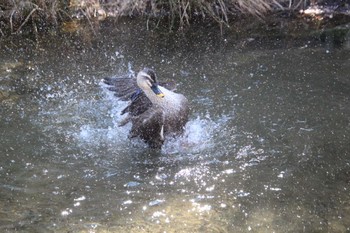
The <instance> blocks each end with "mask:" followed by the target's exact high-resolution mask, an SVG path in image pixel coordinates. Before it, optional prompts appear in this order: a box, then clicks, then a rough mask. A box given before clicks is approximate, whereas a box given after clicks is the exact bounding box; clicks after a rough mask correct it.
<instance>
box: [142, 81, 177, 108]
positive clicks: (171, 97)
mask: <svg viewBox="0 0 350 233" xmlns="http://www.w3.org/2000/svg"><path fill="white" fill-rule="evenodd" d="M158 87H159V89H160V90H161V91H162V92H163V94H164V97H159V96H157V95H156V94H154V92H153V91H152V90H145V91H144V92H145V94H146V96H147V97H148V99H149V100H150V101H151V102H152V104H155V105H158V106H161V107H163V108H165V109H169V108H174V107H175V108H176V107H177V105H178V101H177V100H176V98H175V95H176V93H174V92H172V91H169V90H168V89H166V88H164V87H161V86H158Z"/></svg>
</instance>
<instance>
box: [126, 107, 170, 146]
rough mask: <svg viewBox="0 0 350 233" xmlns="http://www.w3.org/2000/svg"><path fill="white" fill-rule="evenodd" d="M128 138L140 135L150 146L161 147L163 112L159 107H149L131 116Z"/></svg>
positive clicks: (162, 139)
mask: <svg viewBox="0 0 350 233" xmlns="http://www.w3.org/2000/svg"><path fill="white" fill-rule="evenodd" d="M131 122H132V127H131V131H130V135H129V137H130V138H133V137H140V138H141V139H142V140H143V141H144V142H146V143H147V144H148V145H149V146H150V147H151V148H161V146H162V145H163V142H164V112H163V110H162V109H161V108H157V107H156V108H155V107H153V108H149V109H148V110H147V111H145V112H144V113H142V114H140V115H139V116H137V117H133V118H131Z"/></svg>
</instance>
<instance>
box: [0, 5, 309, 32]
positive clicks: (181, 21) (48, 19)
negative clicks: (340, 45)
mask: <svg viewBox="0 0 350 233" xmlns="http://www.w3.org/2000/svg"><path fill="white" fill-rule="evenodd" d="M306 2H307V0H297V1H294V0H1V1H0V34H2V35H5V34H6V32H10V33H18V32H20V31H21V30H22V29H23V27H24V26H25V25H30V24H31V25H32V26H33V29H34V30H37V25H39V24H45V25H46V26H53V25H57V24H59V22H64V21H67V19H69V18H70V17H85V18H87V19H88V20H89V21H90V20H91V19H92V18H95V17H106V16H114V17H122V16H131V15H132V16H135V15H146V16H147V17H157V18H159V19H162V18H166V19H169V22H170V25H171V27H173V26H174V25H178V27H179V28H182V27H184V26H186V25H190V23H191V22H192V19H193V18H195V17H197V18H198V17H201V18H206V19H208V18H209V19H212V20H215V21H216V22H218V23H219V24H220V25H223V24H228V23H229V18H230V17H231V16H233V15H237V14H241V13H243V14H250V15H254V16H257V17H260V18H261V17H263V16H264V15H265V14H266V13H267V12H271V11H272V10H276V9H278V10H286V9H289V10H295V9H299V8H302V7H305V5H306Z"/></svg>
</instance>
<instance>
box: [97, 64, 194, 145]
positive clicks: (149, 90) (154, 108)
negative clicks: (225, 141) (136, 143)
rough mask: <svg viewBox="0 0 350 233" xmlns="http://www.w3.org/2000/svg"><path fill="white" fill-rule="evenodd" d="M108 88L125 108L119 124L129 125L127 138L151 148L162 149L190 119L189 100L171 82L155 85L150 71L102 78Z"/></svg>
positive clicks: (156, 82) (182, 130)
mask: <svg viewBox="0 0 350 233" xmlns="http://www.w3.org/2000/svg"><path fill="white" fill-rule="evenodd" d="M103 81H104V83H105V84H107V85H108V87H107V88H108V89H109V90H110V91H113V92H114V95H115V96H116V97H117V98H118V99H119V100H121V101H128V105H127V106H126V107H125V108H124V109H123V110H122V111H121V115H124V114H126V117H125V118H124V119H123V120H122V121H121V122H120V123H119V126H125V125H126V124H128V123H131V129H130V132H129V138H130V139H132V138H140V139H141V140H142V141H144V142H145V143H146V144H148V146H149V147H150V148H153V149H161V148H162V146H163V144H164V141H165V139H166V138H167V137H176V136H179V135H181V134H182V133H183V132H184V129H185V125H186V123H187V122H188V117H189V112H190V110H189V101H188V99H187V98H186V97H185V96H184V95H182V94H180V93H175V90H176V85H175V83H174V82H168V83H158V77H157V75H156V73H155V71H154V70H153V69H150V68H144V69H142V70H141V71H140V72H138V74H137V76H136V77H135V76H133V77H128V76H120V77H108V78H104V80H103Z"/></svg>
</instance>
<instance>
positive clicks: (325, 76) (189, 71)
mask: <svg viewBox="0 0 350 233" xmlns="http://www.w3.org/2000/svg"><path fill="white" fill-rule="evenodd" d="M146 28H147V27H146V26H145V25H144V23H138V22H136V21H132V20H131V21H125V22H124V21H119V22H118V23H117V24H113V23H104V24H102V25H100V28H99V29H98V30H96V35H91V34H88V33H87V34H84V32H81V33H80V34H79V32H77V35H75V36H70V37H68V35H66V36H64V35H47V36H45V37H42V38H40V39H39V41H38V42H33V40H30V39H21V40H19V39H18V40H17V39H15V40H14V41H12V42H7V43H4V42H2V44H1V53H0V61H1V64H0V65H1V67H0V91H1V93H0V94H1V96H0V97H1V98H0V107H1V109H0V113H1V116H0V129H1V131H0V159H1V164H0V191H1V192H0V230H1V232H15V231H16V232H349V231H350V218H349V215H350V195H349V191H350V143H349V142H350V104H349V97H350V53H349V48H347V47H346V46H343V47H339V48H337V47H334V46H330V45H329V44H328V43H324V42H322V41H317V40H307V39H305V40H303V41H295V40H294V39H293V38H291V39H288V37H285V38H284V39H281V38H279V39H271V40H268V39H266V38H265V39H264V38H258V37H254V36H252V37H246V38H244V37H243V38H236V37H235V36H233V35H231V34H230V33H224V34H223V35H221V34H220V29H219V28H218V27H216V26H215V27H211V28H205V27H203V28H199V29H198V30H192V32H187V33H185V34H182V33H177V32H173V33H169V32H163V33H162V32H155V31H152V30H150V31H147V30H146ZM316 39H317V38H316ZM143 67H152V68H154V69H155V71H156V72H157V74H158V77H159V79H160V80H163V81H164V80H174V81H176V83H177V92H180V93H183V94H184V95H185V96H187V98H188V99H189V100H190V103H191V114H190V121H189V122H188V124H187V125H186V130H185V133H184V135H183V136H181V137H180V138H176V139H169V140H167V141H166V143H165V145H164V147H163V148H162V150H161V151H154V150H150V149H148V148H147V147H146V146H145V145H144V144H143V143H142V142H140V141H137V140H136V141H135V140H134V141H130V140H129V139H128V130H129V128H130V126H127V127H125V128H120V127H118V126H117V124H118V122H119V121H120V120H121V119H122V118H121V116H120V115H119V113H120V111H121V110H122V109H123V107H124V106H125V105H126V103H124V102H121V101H118V100H116V99H115V98H114V96H113V94H111V93H109V92H108V91H107V90H106V87H105V86H104V85H103V84H102V82H101V79H102V78H104V77H107V76H112V75H125V74H132V73H133V72H137V71H139V70H140V69H142V68H143Z"/></svg>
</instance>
